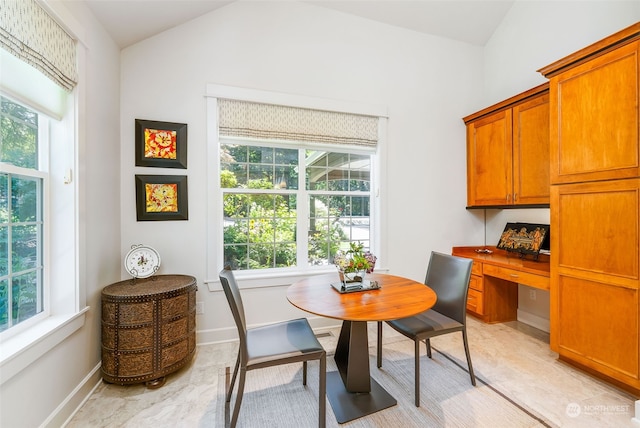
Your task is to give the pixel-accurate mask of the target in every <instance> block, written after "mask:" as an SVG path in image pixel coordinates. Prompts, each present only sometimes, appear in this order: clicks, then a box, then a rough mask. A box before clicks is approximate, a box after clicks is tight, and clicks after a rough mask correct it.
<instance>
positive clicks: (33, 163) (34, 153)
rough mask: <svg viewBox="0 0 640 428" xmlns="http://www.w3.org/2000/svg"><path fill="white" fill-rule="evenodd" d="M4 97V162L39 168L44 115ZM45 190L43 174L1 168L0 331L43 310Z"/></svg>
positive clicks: (0, 142)
mask: <svg viewBox="0 0 640 428" xmlns="http://www.w3.org/2000/svg"><path fill="white" fill-rule="evenodd" d="M0 100H1V103H0V104H1V108H0V162H2V163H5V164H10V165H14V166H16V167H19V168H25V169H28V170H37V169H38V114H37V113H36V112H34V111H32V110H30V109H28V108H26V107H24V106H22V105H20V104H17V103H15V102H12V101H11V100H9V99H7V98H4V97H1V98H0ZM25 174H28V172H25ZM41 192H42V179H41V178H36V177H30V176H28V175H20V174H16V173H7V172H0V331H3V330H6V329H7V328H9V327H10V326H12V325H15V324H17V323H19V322H21V321H24V320H26V319H28V318H30V317H32V316H34V315H36V314H37V313H39V312H40V311H41V310H42V301H41V297H39V296H41V295H42V289H41V287H42V281H41V272H42V256H41V239H42V238H41V237H42V218H41V215H40V198H41Z"/></svg>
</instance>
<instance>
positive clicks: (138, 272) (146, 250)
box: [124, 244, 160, 278]
mask: <svg viewBox="0 0 640 428" xmlns="http://www.w3.org/2000/svg"><path fill="white" fill-rule="evenodd" d="M124 268H125V269H126V270H127V272H128V273H129V275H131V276H132V277H134V278H148V277H150V276H151V275H153V274H154V273H156V271H157V270H158V269H160V254H158V252H157V251H156V250H155V249H153V248H151V247H149V246H148V245H142V244H138V245H132V246H131V250H129V252H128V253H127V255H126V256H125V258H124Z"/></svg>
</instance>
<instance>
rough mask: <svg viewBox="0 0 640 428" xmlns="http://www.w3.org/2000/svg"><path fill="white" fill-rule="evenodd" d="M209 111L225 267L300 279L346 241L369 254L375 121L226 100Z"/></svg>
mask: <svg viewBox="0 0 640 428" xmlns="http://www.w3.org/2000/svg"><path fill="white" fill-rule="evenodd" d="M217 106H218V111H217V115H218V117H217V121H216V123H217V125H218V131H219V135H218V139H217V141H218V147H217V150H218V152H219V153H218V156H217V159H218V161H219V165H218V168H216V170H217V171H219V175H218V177H217V181H218V183H219V187H218V186H216V187H218V188H219V190H220V194H219V198H220V199H219V200H220V201H221V204H220V208H219V209H220V211H221V213H219V214H218V215H220V214H221V215H220V217H219V218H220V219H221V223H219V224H221V226H222V230H223V236H222V243H221V247H222V248H221V252H222V257H221V258H222V263H223V264H224V266H225V267H231V268H232V269H237V270H266V269H272V270H276V271H278V270H280V271H283V270H285V271H286V270H291V269H295V270H296V271H305V270H309V269H313V268H314V267H318V266H326V265H329V264H331V263H332V262H333V257H334V255H335V254H336V253H337V252H338V251H339V250H347V249H348V248H349V244H350V243H351V242H359V243H362V244H363V247H364V248H365V249H366V250H371V251H374V248H373V246H374V243H375V236H376V226H377V225H376V222H375V218H376V216H375V209H376V204H375V203H372V201H373V199H372V194H373V189H374V188H375V181H376V175H375V172H376V170H375V165H376V164H377V162H376V157H377V150H376V147H377V146H376V145H377V141H378V132H379V130H378V117H375V116H363V115H358V114H351V113H343V112H339V111H330V110H315V109H309V108H300V107H292V106H285V105H272V104H264V103H257V102H249V101H239V100H233V99H218V100H217ZM216 217H217V215H216Z"/></svg>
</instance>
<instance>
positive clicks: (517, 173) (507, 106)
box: [463, 83, 549, 208]
mask: <svg viewBox="0 0 640 428" xmlns="http://www.w3.org/2000/svg"><path fill="white" fill-rule="evenodd" d="M463 120H464V123H465V124H466V125H467V206H468V207H469V208H473V207H496V208H510V207H514V206H516V205H518V206H537V207H539V206H545V205H546V206H548V205H549V85H548V84H546V83H545V84H543V85H540V86H536V87H535V88H532V89H530V90H528V91H526V92H523V93H521V94H518V95H515V96H513V97H511V98H508V99H506V100H504V101H502V102H500V103H498V104H494V105H492V106H491V107H487V108H485V109H483V110H480V111H479V112H476V113H473V114H471V115H469V116H467V117H465V118H463Z"/></svg>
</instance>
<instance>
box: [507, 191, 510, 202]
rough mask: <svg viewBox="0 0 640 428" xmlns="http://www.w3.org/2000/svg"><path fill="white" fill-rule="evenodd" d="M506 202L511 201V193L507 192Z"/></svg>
mask: <svg viewBox="0 0 640 428" xmlns="http://www.w3.org/2000/svg"><path fill="white" fill-rule="evenodd" d="M507 202H511V195H510V194H508V193H507Z"/></svg>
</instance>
